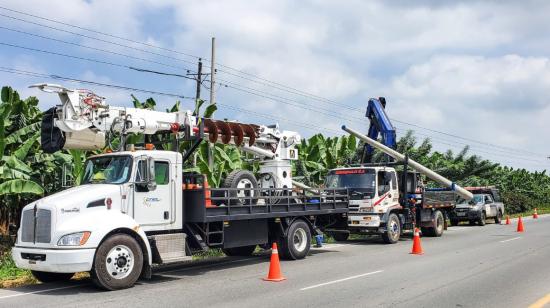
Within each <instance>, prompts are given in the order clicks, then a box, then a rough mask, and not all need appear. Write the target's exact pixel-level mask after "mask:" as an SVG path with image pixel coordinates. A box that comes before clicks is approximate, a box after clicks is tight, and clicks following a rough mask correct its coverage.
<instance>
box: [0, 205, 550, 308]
mask: <svg viewBox="0 0 550 308" xmlns="http://www.w3.org/2000/svg"><path fill="white" fill-rule="evenodd" d="M515 223H516V221H515V220H513V225H512V226H505V225H495V224H488V225H487V226H485V227H477V226H474V227H470V226H459V227H452V228H449V230H447V231H446V232H445V234H444V235H443V237H442V238H422V246H423V248H424V252H425V253H424V255H421V256H418V255H411V254H409V251H410V249H411V245H412V241H411V239H410V238H406V239H404V240H402V241H400V243H398V244H395V245H385V244H382V243H381V242H380V241H379V240H376V239H369V240H364V241H354V242H348V243H345V244H330V245H326V246H325V247H324V248H321V249H313V250H312V253H311V255H310V256H308V257H307V258H306V259H304V260H299V261H283V262H282V263H281V266H282V271H283V274H284V276H285V277H286V278H287V280H285V281H283V282H278V283H273V282H265V281H263V280H262V279H261V278H263V277H265V275H266V274H267V270H268V266H269V256H268V255H267V254H264V255H260V256H254V257H251V258H241V259H238V258H220V259H217V260H215V261H212V262H203V263H200V264H194V265H187V266H185V267H179V268H175V269H171V270H166V271H164V272H162V273H157V274H156V275H155V276H154V278H153V279H152V280H149V281H140V282H139V283H138V284H137V285H136V286H135V287H134V288H131V289H128V290H122V291H116V292H104V291H99V290H97V289H95V288H94V287H93V286H92V285H91V283H90V282H89V281H81V282H73V283H65V284H42V285H35V286H27V287H21V288H16V289H9V290H8V289H5V290H0V306H2V307H103V308H104V307H121V306H127V307H199V306H200V307H212V306H217V307H324V306H338V307H350V306H360V307H370V306H383V307H503V306H505V307H527V306H529V305H531V304H533V303H536V302H537V301H539V302H538V303H537V304H542V303H544V302H545V301H550V296H547V295H548V294H549V293H550V216H541V217H540V218H539V219H538V220H532V219H526V220H525V221H524V224H525V229H526V232H524V233H516V232H515V230H516V229H515ZM548 307H550V305H549V306H548Z"/></svg>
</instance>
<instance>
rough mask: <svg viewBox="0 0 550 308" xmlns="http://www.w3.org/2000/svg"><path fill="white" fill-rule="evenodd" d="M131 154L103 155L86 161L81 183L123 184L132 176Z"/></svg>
mask: <svg viewBox="0 0 550 308" xmlns="http://www.w3.org/2000/svg"><path fill="white" fill-rule="evenodd" d="M131 167H132V158H131V157H130V156H101V157H94V158H90V159H88V160H87V161H86V167H85V169H84V177H83V178H82V183H81V184H92V183H101V184H122V183H125V182H127V181H128V179H129V178H130V170H131Z"/></svg>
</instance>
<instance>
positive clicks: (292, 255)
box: [280, 219, 311, 260]
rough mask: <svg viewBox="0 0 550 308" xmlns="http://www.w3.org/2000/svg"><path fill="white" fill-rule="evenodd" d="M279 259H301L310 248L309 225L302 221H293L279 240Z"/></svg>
mask: <svg viewBox="0 0 550 308" xmlns="http://www.w3.org/2000/svg"><path fill="white" fill-rule="evenodd" d="M280 246H281V247H280V250H281V258H283V259H288V260H297V259H303V258H305V256H306V255H307V253H308V252H309V249H310V248H311V232H310V230H309V225H308V224H307V223H306V222H305V221H303V220H300V219H298V220H295V221H294V222H293V223H292V224H291V225H290V227H289V228H288V232H287V235H286V236H285V237H283V238H281V240H280Z"/></svg>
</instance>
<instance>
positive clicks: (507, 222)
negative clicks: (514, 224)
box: [506, 215, 511, 225]
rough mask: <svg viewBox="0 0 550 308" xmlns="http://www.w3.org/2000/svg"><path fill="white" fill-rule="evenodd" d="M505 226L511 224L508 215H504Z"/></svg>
mask: <svg viewBox="0 0 550 308" xmlns="http://www.w3.org/2000/svg"><path fill="white" fill-rule="evenodd" d="M506 224H507V225H509V224H511V222H510V215H506Z"/></svg>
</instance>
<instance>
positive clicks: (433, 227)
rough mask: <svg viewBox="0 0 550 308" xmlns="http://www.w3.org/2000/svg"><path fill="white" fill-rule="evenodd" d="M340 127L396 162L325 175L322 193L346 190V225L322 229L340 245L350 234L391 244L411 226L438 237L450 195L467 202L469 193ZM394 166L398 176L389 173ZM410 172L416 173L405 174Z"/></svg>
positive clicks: (451, 199) (451, 201)
mask: <svg viewBox="0 0 550 308" xmlns="http://www.w3.org/2000/svg"><path fill="white" fill-rule="evenodd" d="M342 128H343V129H344V130H345V131H346V132H348V133H350V134H352V135H354V136H356V137H357V138H359V139H360V140H362V141H363V142H365V144H368V145H370V146H372V147H374V148H377V149H379V150H381V151H382V152H384V153H385V154H387V155H389V156H391V157H392V158H394V159H395V160H397V162H389V163H365V164H361V165H357V166H354V167H348V168H338V169H334V170H331V171H330V172H329V174H328V176H327V179H326V181H325V187H326V188H336V187H339V188H346V189H348V190H349V203H350V211H349V213H348V221H347V222H345V221H339V223H340V224H339V225H333V226H331V229H330V230H327V231H328V232H329V233H330V234H332V235H333V236H334V238H335V239H336V240H339V241H345V240H347V238H348V236H349V234H350V233H357V234H376V235H381V236H382V239H383V240H384V242H386V243H389V244H393V243H396V242H397V241H398V240H399V238H400V236H401V234H402V233H403V231H413V230H414V228H415V227H420V228H421V229H422V234H423V235H428V236H441V235H442V234H443V230H444V229H445V228H446V219H447V217H449V212H451V211H452V210H453V209H454V206H455V204H456V202H455V199H456V197H455V193H456V194H458V195H459V196H460V197H462V198H464V199H465V200H470V199H472V197H473V196H472V193H470V192H469V191H467V190H465V189H464V188H462V187H460V186H458V185H456V184H455V183H453V182H452V181H450V180H448V179H446V178H444V177H443V176H441V175H439V174H437V173H436V172H434V171H432V170H430V169H428V168H426V167H425V166H423V165H421V164H419V163H417V162H415V161H414V160H412V159H409V158H408V157H407V156H405V155H403V154H401V153H398V152H397V151H395V150H393V149H391V148H389V147H387V146H385V145H384V144H381V143H379V142H377V141H376V140H374V139H372V138H369V137H367V136H365V135H363V134H361V133H359V132H357V131H355V130H353V129H351V128H347V127H345V126H344V127H342ZM397 166H399V168H401V170H399V172H398V171H397V170H396V169H395V168H394V167H397ZM410 167H411V168H413V169H415V170H416V171H418V173H417V172H411V171H409V168H410ZM420 174H424V175H426V176H427V177H429V178H431V179H432V180H434V181H436V182H438V183H440V184H442V185H444V186H445V187H448V189H447V191H443V190H441V189H437V190H434V191H430V190H429V189H426V188H425V187H424V185H423V183H422V180H421V177H420Z"/></svg>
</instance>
